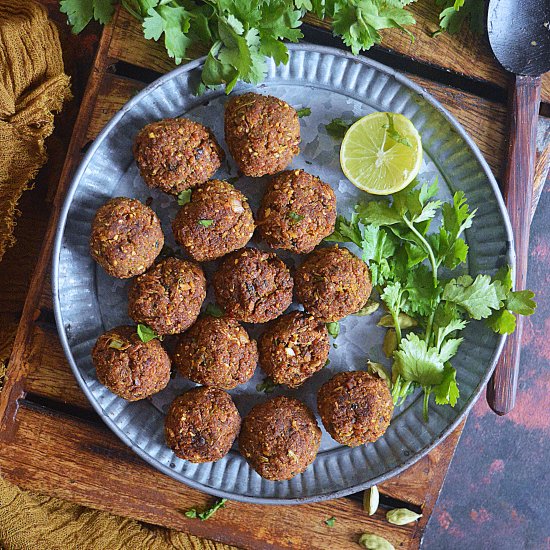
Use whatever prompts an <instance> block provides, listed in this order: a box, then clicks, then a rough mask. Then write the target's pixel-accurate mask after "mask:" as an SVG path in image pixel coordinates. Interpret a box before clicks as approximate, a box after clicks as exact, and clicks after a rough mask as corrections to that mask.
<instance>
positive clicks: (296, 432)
mask: <svg viewBox="0 0 550 550" xmlns="http://www.w3.org/2000/svg"><path fill="white" fill-rule="evenodd" d="M320 443H321V430H320V429H319V426H317V422H316V420H315V416H314V415H313V413H312V412H311V411H310V410H309V409H308V408H307V407H306V406H305V405H304V404H303V403H302V402H301V401H298V399H293V398H290V397H275V398H273V399H270V400H269V401H266V402H265V403H260V404H259V405H256V406H255V407H253V408H252V410H251V411H250V413H249V414H248V415H247V416H246V417H245V418H244V420H243V424H242V429H241V434H240V436H239V450H240V451H241V454H242V455H243V456H244V457H245V458H246V460H247V461H248V463H249V464H250V466H252V468H254V470H256V472H258V474H260V475H261V476H262V477H263V478H265V479H269V480H273V481H280V480H284V479H291V478H292V477H294V476H295V475H298V474H300V473H302V472H303V471H304V470H305V469H306V468H307V467H308V466H309V465H310V464H311V463H312V462H313V461H314V460H315V456H316V455H317V451H318V450H319V445H320Z"/></svg>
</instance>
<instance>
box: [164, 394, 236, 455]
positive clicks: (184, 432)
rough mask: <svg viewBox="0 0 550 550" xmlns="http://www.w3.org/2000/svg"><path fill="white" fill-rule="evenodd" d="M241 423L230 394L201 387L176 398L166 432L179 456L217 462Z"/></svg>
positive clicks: (165, 428) (165, 424) (168, 440)
mask: <svg viewBox="0 0 550 550" xmlns="http://www.w3.org/2000/svg"><path fill="white" fill-rule="evenodd" d="M240 427H241V417H240V415H239V411H238V410H237V407H236V406H235V403H233V401H232V399H231V397H230V396H229V394H227V393H226V392H224V391H223V390H220V389H218V388H202V387H201V388H193V389H192V390H189V391H187V392H185V393H184V394H182V395H180V396H178V397H176V399H174V401H173V402H172V404H171V405H170V409H169V410H168V413H167V414H166V418H165V422H164V435H165V437H166V443H167V444H168V446H169V447H170V448H171V449H172V451H174V453H175V454H176V455H177V456H179V457H180V458H183V459H184V460H189V462H195V463H200V462H214V461H216V460H219V459H220V458H222V457H224V456H225V455H226V454H227V453H228V452H229V450H230V449H231V445H233V441H235V438H236V437H237V434H238V433H239V429H240Z"/></svg>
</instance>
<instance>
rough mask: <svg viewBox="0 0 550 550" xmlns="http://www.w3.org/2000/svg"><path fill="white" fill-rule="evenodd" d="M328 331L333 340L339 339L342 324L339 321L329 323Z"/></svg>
mask: <svg viewBox="0 0 550 550" xmlns="http://www.w3.org/2000/svg"><path fill="white" fill-rule="evenodd" d="M327 330H328V333H329V334H330V335H331V336H332V337H333V338H338V335H339V334H340V323H339V322H338V321H334V322H332V323H327Z"/></svg>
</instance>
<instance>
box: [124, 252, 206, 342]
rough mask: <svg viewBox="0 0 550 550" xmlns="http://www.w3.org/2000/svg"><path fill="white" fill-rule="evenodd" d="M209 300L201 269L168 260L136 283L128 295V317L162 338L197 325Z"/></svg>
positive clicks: (196, 265)
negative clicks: (164, 335) (201, 311)
mask: <svg viewBox="0 0 550 550" xmlns="http://www.w3.org/2000/svg"><path fill="white" fill-rule="evenodd" d="M205 297H206V279H205V277H204V273H203V271H202V269H201V267H200V266H199V265H198V264H196V263H195V262H191V261H187V260H180V259H179V258H166V259H165V260H162V261H160V262H159V263H158V264H156V265H155V266H154V267H152V268H151V269H149V270H148V271H147V272H146V273H144V274H143V275H140V276H139V277H137V278H136V279H134V281H133V282H132V285H131V286H130V290H129V291H128V314H129V315H130V317H131V318H132V319H133V320H134V321H135V322H136V323H144V324H146V325H149V326H150V327H151V328H152V329H153V330H154V331H155V332H157V333H158V334H177V333H179V332H183V331H184V330H187V329H188V328H189V327H190V326H191V325H192V324H193V323H194V322H195V321H196V319H197V317H198V316H199V313H200V309H201V306H202V303H203V302H204V299H205Z"/></svg>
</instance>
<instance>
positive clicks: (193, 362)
mask: <svg viewBox="0 0 550 550" xmlns="http://www.w3.org/2000/svg"><path fill="white" fill-rule="evenodd" d="M257 362H258V348H257V345H256V341H255V340H251V339H250V337H249V336H248V333H247V332H246V330H245V329H244V328H243V327H242V326H241V325H240V324H239V323H238V322H237V321H235V320H234V319H227V318H223V317H222V318H220V319H218V318H216V317H210V316H206V317H202V318H200V319H199V320H198V321H197V322H196V323H195V324H194V325H193V326H192V327H191V328H190V329H189V330H188V331H187V332H186V333H185V334H182V335H181V336H180V338H179V341H178V344H177V346H176V350H175V353H174V364H175V365H176V367H177V368H178V370H179V371H180V373H181V374H182V375H183V376H185V378H189V379H190V380H193V382H197V384H202V385H204V386H216V387H218V388H222V389H224V390H230V389H232V388H234V387H235V386H238V385H239V384H243V383H244V382H246V381H247V380H249V379H250V378H251V377H252V375H253V374H254V370H255V369H256V364H257Z"/></svg>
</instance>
